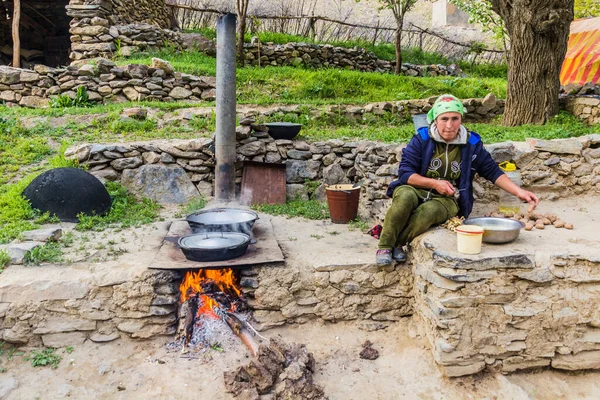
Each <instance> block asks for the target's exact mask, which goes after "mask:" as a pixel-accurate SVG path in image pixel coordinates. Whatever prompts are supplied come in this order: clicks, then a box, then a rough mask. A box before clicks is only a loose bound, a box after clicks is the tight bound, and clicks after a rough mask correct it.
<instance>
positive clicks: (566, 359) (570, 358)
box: [552, 351, 600, 371]
mask: <svg viewBox="0 0 600 400" xmlns="http://www.w3.org/2000/svg"><path fill="white" fill-rule="evenodd" d="M552 367H553V368H556V369H566V370H569V371H577V370H581V369H599V368H600V351H582V352H581V353H577V354H574V355H571V354H566V355H562V354H559V355H557V356H555V357H554V358H553V359H552Z"/></svg>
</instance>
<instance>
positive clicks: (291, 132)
mask: <svg viewBox="0 0 600 400" xmlns="http://www.w3.org/2000/svg"><path fill="white" fill-rule="evenodd" d="M264 125H265V126H266V127H267V128H269V135H270V136H271V137H272V138H273V139H287V140H292V139H293V138H295V137H296V135H298V132H300V128H302V124H294V123H292V122H267V123H266V124H264Z"/></svg>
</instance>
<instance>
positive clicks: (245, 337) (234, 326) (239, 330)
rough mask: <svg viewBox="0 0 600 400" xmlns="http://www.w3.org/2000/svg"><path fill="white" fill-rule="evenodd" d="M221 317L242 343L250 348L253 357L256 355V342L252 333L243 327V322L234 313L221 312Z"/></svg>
mask: <svg viewBox="0 0 600 400" xmlns="http://www.w3.org/2000/svg"><path fill="white" fill-rule="evenodd" d="M223 314H224V315H223V319H224V320H225V322H227V325H229V327H230V328H231V330H232V331H233V333H235V334H236V336H237V337H239V338H240V340H241V341H242V343H244V344H245V345H246V347H248V348H249V349H250V352H251V353H252V356H253V357H256V355H257V354H258V342H257V341H256V339H254V337H253V336H252V334H251V333H250V332H249V331H248V330H247V329H246V328H245V327H244V323H243V322H242V321H240V319H239V318H238V317H236V316H235V315H233V314H231V313H228V312H225V313H223Z"/></svg>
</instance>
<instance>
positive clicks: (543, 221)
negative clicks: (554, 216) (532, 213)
mask: <svg viewBox="0 0 600 400" xmlns="http://www.w3.org/2000/svg"><path fill="white" fill-rule="evenodd" d="M542 223H543V224H544V225H550V224H551V223H552V222H550V220H549V219H548V218H542Z"/></svg>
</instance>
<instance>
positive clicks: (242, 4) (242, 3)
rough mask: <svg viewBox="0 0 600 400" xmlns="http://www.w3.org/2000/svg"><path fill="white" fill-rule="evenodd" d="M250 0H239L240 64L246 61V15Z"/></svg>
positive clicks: (238, 57)
mask: <svg viewBox="0 0 600 400" xmlns="http://www.w3.org/2000/svg"><path fill="white" fill-rule="evenodd" d="M249 3H250V0H237V1H236V12H237V22H238V25H237V59H238V63H239V64H240V65H244V64H245V63H246V59H245V57H244V35H245V34H246V15H247V14H248V4H249Z"/></svg>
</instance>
